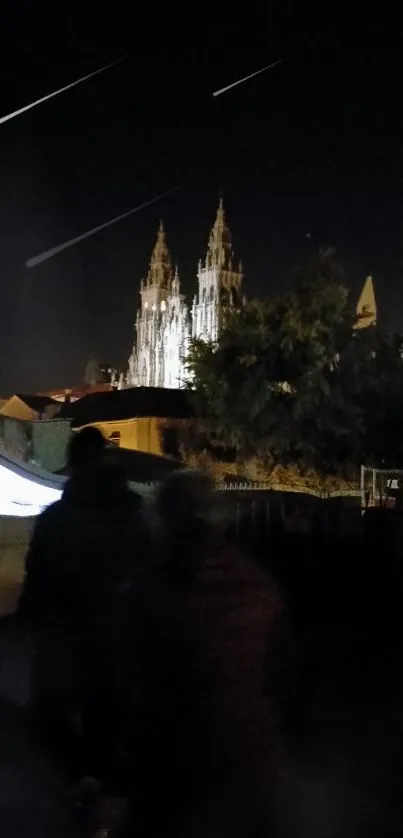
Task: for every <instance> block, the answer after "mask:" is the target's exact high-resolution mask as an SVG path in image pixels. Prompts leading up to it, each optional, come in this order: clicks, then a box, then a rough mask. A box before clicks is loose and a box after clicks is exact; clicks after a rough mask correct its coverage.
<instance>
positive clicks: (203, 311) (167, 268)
mask: <svg viewBox="0 0 403 838" xmlns="http://www.w3.org/2000/svg"><path fill="white" fill-rule="evenodd" d="M242 279H243V273H242V264H241V262H239V263H238V265H236V266H235V260H234V254H233V249H232V241H231V235H230V232H229V229H228V226H227V222H226V218H225V212H224V207H223V202H222V200H221V201H220V204H219V207H218V210H217V216H216V219H215V222H214V225H213V228H212V230H211V233H210V238H209V242H208V247H207V253H206V257H205V259H204V260H203V261H200V262H199V266H198V272H197V282H198V287H197V293H196V295H195V296H194V299H193V303H192V306H191V308H189V306H188V304H187V302H186V299H185V296H184V295H183V294H182V293H181V286H180V279H179V272H178V268H177V267H176V268H175V269H174V267H173V265H172V261H171V256H170V253H169V250H168V246H167V243H166V236H165V231H164V227H163V224H162V222H161V224H160V227H159V230H158V234H157V241H156V243H155V246H154V250H153V252H152V256H151V261H150V266H149V270H148V274H147V278H146V280H142V281H141V286H140V298H141V304H140V309H139V311H138V312H137V319H136V338H135V344H134V347H133V351H132V354H131V356H130V358H129V370H128V374H127V377H126V382H125V385H126V386H127V387H174V388H178V387H183V386H184V384H185V381H186V378H187V371H186V356H187V354H188V350H189V344H190V341H191V340H192V339H194V338H201V339H203V340H206V341H215V340H216V339H217V336H218V334H219V331H220V328H221V325H222V323H223V319H224V317H225V314H226V313H228V311H230V310H232V309H234V308H239V306H240V305H241V304H242V301H243V298H242V289H241V286H242Z"/></svg>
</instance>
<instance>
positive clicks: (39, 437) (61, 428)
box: [31, 419, 71, 472]
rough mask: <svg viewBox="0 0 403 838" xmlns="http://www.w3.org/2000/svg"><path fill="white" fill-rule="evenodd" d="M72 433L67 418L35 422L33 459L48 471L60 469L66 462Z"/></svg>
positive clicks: (32, 446) (32, 438)
mask: <svg viewBox="0 0 403 838" xmlns="http://www.w3.org/2000/svg"><path fill="white" fill-rule="evenodd" d="M70 433H71V432H70V422H69V421H68V420H67V419H51V420H43V419H42V421H40V422H33V423H32V425H31V435H32V436H31V440H32V441H31V459H32V460H33V461H34V462H35V463H38V465H40V466H41V467H42V468H44V469H45V470H46V471H53V472H54V471H60V470H61V469H62V468H64V466H65V464H66V453H67V445H68V441H69V438H70Z"/></svg>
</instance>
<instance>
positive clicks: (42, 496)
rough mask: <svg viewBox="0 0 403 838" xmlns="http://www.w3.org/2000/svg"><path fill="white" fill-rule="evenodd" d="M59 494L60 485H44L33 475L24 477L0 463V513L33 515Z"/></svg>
mask: <svg viewBox="0 0 403 838" xmlns="http://www.w3.org/2000/svg"><path fill="white" fill-rule="evenodd" d="M61 496H62V487H60V488H57V487H51V486H46V485H44V484H43V483H41V482H40V481H39V480H37V479H35V477H34V475H32V477H25V476H24V475H22V474H19V473H18V472H17V471H13V469H12V468H10V467H8V466H5V465H0V515H8V516H12V517H16V518H29V517H31V516H32V517H34V516H36V515H39V514H40V513H41V512H42V511H43V510H44V509H46V507H47V506H50V504H52V503H55V501H57V500H60V498H61Z"/></svg>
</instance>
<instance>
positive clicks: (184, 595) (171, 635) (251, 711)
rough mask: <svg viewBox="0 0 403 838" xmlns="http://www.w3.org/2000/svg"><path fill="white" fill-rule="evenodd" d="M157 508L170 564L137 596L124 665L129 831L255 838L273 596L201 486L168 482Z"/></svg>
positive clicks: (273, 745)
mask: <svg viewBox="0 0 403 838" xmlns="http://www.w3.org/2000/svg"><path fill="white" fill-rule="evenodd" d="M157 504H158V509H159V512H160V517H161V522H162V544H163V552H164V555H165V559H164V561H163V562H162V565H161V566H160V567H159V568H156V569H154V570H152V571H151V572H149V573H148V574H147V575H145V577H144V579H143V583H142V585H138V586H137V588H136V589H135V590H134V591H133V595H132V600H131V603H130V608H129V614H128V622H127V628H126V633H127V643H128V644H130V656H129V655H127V656H126V658H125V660H124V662H122V663H121V679H122V680H121V683H120V690H121V696H122V700H125V702H126V705H125V707H124V709H123V711H122V718H124V719H125V722H126V724H127V730H126V743H127V746H128V748H129V751H130V757H131V769H132V777H131V780H132V792H133V797H134V799H133V801H132V810H133V817H134V822H135V824H136V826H137V828H138V829H139V833H140V834H141V830H142V829H144V830H146V831H147V833H148V834H158V835H165V834H167V835H168V834H169V835H171V834H172V835H173V834H175V835H177V834H178V835H179V834H180V835H182V834H184V835H188V834H189V835H190V834H195V833H194V832H193V831H192V830H194V828H195V827H196V826H197V827H198V829H200V830H202V829H203V830H204V829H205V831H200V832H199V831H198V832H197V834H200V835H208V834H212V832H211V828H213V829H217V834H221V835H235V834H237V832H236V830H237V829H238V827H239V829H240V830H241V832H240V834H244V835H254V834H258V833H257V831H256V828H257V824H258V822H259V820H260V819H259V811H258V809H259V806H260V804H261V803H262V801H265V802H267V800H268V797H269V795H270V790H271V789H272V788H273V784H274V783H275V778H276V775H277V772H278V771H279V770H280V761H279V747H278V738H277V729H276V723H275V720H274V710H273V702H272V700H271V695H270V659H271V656H272V654H273V655H274V653H275V647H276V642H277V632H278V618H279V613H280V609H279V604H278V601H277V597H276V595H275V593H274V590H272V588H271V585H270V583H269V581H268V579H267V578H266V576H265V575H264V574H263V573H261V572H260V571H259V570H258V569H257V568H256V567H255V566H254V565H252V564H249V563H248V562H246V561H244V560H242V559H241V558H240V557H239V556H238V555H237V554H236V553H234V552H233V550H232V549H229V548H228V546H227V544H226V538H225V533H226V528H227V521H226V516H225V514H224V511H223V508H222V506H221V502H220V499H219V497H218V495H217V494H216V493H215V492H214V491H213V487H212V485H211V483H210V481H209V480H208V478H206V477H204V476H202V475H200V474H197V473H191V472H178V473H176V474H174V475H172V476H170V477H169V478H168V479H167V480H166V481H165V483H164V485H163V486H162V488H161V490H160V493H159V497H158V500H157ZM262 787H263V794H261V791H262ZM241 801H245V805H243V804H242V802H241ZM243 815H245V816H246V820H245V823H244V824H243V825H242V826H241V825H240V821H241V819H242V816H243ZM261 815H262V817H261V820H262V822H263V821H265V819H266V815H267V813H261ZM232 817H233V818H234V822H233V823H231V818H232ZM236 824H237V826H236ZM265 825H266V827H267V823H266V824H265ZM144 834H145V833H144Z"/></svg>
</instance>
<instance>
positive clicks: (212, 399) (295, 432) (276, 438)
mask: <svg viewBox="0 0 403 838" xmlns="http://www.w3.org/2000/svg"><path fill="white" fill-rule="evenodd" d="M355 320H356V315H355V307H354V306H353V305H352V299H351V294H350V292H349V291H348V288H347V286H346V283H345V279H344V275H343V272H342V270H341V268H340V267H339V265H338V264H337V262H336V261H335V258H334V253H333V251H331V250H326V251H320V252H319V253H318V255H317V256H316V257H315V258H314V259H313V260H312V261H311V262H310V263H309V264H308V265H307V266H306V267H305V268H303V269H301V270H300V271H299V272H298V273H297V274H296V276H295V278H294V282H293V285H292V287H291V288H290V290H287V291H285V292H284V293H282V294H280V295H278V296H276V297H273V298H271V299H269V300H266V301H252V302H249V303H247V304H246V305H245V307H244V308H242V309H241V310H240V311H239V312H236V313H234V314H233V315H232V316H231V317H230V318H229V319H228V320H227V322H226V325H225V328H224V329H223V330H222V332H221V335H220V337H219V340H218V343H217V344H216V345H212V344H209V343H205V342H203V341H194V342H193V344H192V346H191V350H190V354H189V357H188V366H189V370H190V373H191V376H192V381H193V384H194V385H195V394H194V399H195V407H196V411H197V413H198V415H199V416H200V417H201V419H202V421H203V423H204V426H205V428H206V429H207V431H208V433H209V436H210V438H211V439H212V440H213V441H216V442H218V443H220V444H225V445H227V446H233V447H235V448H236V450H237V451H238V452H239V453H240V454H241V455H245V456H248V455H249V454H251V453H258V454H260V455H263V456H265V457H268V458H270V459H271V460H273V461H275V462H282V463H289V462H297V463H299V464H300V465H305V466H309V467H311V466H314V467H316V468H319V469H320V470H322V471H329V470H330V471H334V470H340V469H345V467H346V466H347V465H349V464H351V465H359V464H360V462H367V463H369V462H371V463H374V464H378V463H383V464H388V465H389V464H390V465H394V466H395V467H397V466H398V465H399V463H400V459H402V461H403V445H402V444H401V443H400V440H398V439H397V432H398V425H399V423H400V422H401V419H403V389H402V387H403V375H402V373H403V365H402V359H401V346H400V339H399V338H397V337H395V336H393V335H389V334H384V333H382V332H381V331H380V330H379V329H378V328H368V329H361V330H357V331H355V330H354V328H353V327H354V323H355ZM400 426H401V425H400ZM392 428H393V429H394V430H393V434H390V431H391V430H392ZM392 437H393V441H392ZM398 460H399V462H398Z"/></svg>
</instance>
